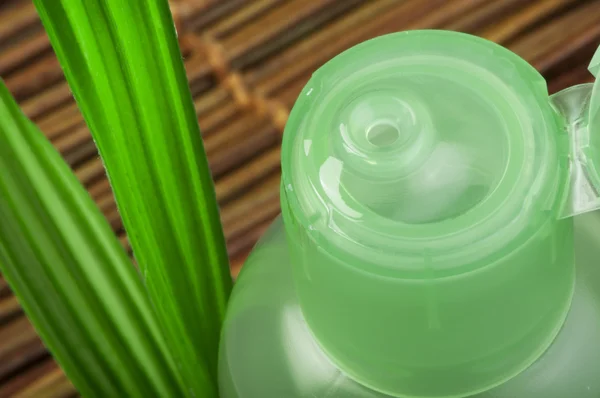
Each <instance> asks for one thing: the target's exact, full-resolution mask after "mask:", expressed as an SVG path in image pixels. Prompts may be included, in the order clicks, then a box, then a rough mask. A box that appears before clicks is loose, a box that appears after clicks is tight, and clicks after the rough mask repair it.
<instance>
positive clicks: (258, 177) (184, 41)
mask: <svg viewBox="0 0 600 398" xmlns="http://www.w3.org/2000/svg"><path fill="white" fill-rule="evenodd" d="M171 6H172V7H171V8H172V11H173V15H174V17H175V20H176V25H177V28H178V32H179V39H180V44H181V48H182V52H183V55H184V58H185V64H186V69H187V75H188V79H189V83H190V87H191V90H192V93H193V95H194V99H195V105H196V111H197V114H198V119H199V123H200V126H201V129H202V135H203V138H204V142H205V146H206V151H207V153H208V157H209V161H210V165H211V169H212V172H213V176H214V179H215V181H216V190H217V196H218V200H219V203H220V206H221V217H222V221H223V226H224V230H225V235H226V238H227V244H228V250H229V255H230V257H231V267H232V272H233V274H234V275H235V274H237V272H238V271H239V268H240V266H241V264H242V262H243V259H244V258H245V256H246V254H247V253H248V251H249V250H250V249H251V248H252V246H253V244H254V243H255V241H256V240H257V238H258V237H259V236H260V235H261V234H262V232H263V231H264V230H265V228H266V226H267V225H268V224H269V222H270V221H271V220H272V219H273V218H274V217H275V216H276V215H277V214H278V212H279V195H278V182H279V157H280V149H279V145H280V141H281V134H282V131H283V127H284V125H285V122H286V120H287V116H288V113H289V110H290V109H291V107H292V105H293V103H294V100H295V98H296V96H297V95H298V93H299V91H300V89H301V88H302V86H303V85H304V84H305V83H306V81H307V80H308V78H309V77H310V75H311V73H312V72H313V71H314V70H315V69H317V68H318V67H319V66H320V65H322V64H323V63H324V62H326V61H327V60H328V59H330V58H331V57H333V56H334V55H336V54H337V53H339V52H341V51H343V50H344V49H347V48H349V47H351V46H352V45H354V44H357V43H359V42H361V41H364V40H366V39H369V38H372V37H375V36H378V35H382V34H385V33H390V32H394V31H398V30H405V29H416V28H443V29H451V30H458V31H463V32H469V33H473V34H477V35H480V36H483V37H486V38H488V39H491V40H493V41H496V42H499V43H501V44H503V45H505V46H507V47H508V48H510V49H512V50H513V51H515V52H516V53H518V54H519V55H521V56H522V57H524V58H525V59H526V60H527V61H529V62H530V63H532V64H533V65H534V66H535V67H536V68H538V69H539V70H540V71H541V72H542V73H543V74H544V76H545V77H546V78H547V79H548V81H549V91H550V92H555V91H557V90H560V89H562V88H564V87H567V86H570V85H573V84H576V83H582V82H587V81H591V80H592V77H591V75H589V73H588V72H587V70H586V66H587V62H588V61H589V59H590V58H591V56H592V54H593V51H594V50H595V48H596V47H597V45H598V43H599V42H600V0H595V1H575V0H536V1H530V0H373V1H369V0H247V1H243V0H171ZM0 76H2V77H3V78H4V79H5V82H6V84H7V85H8V87H9V89H10V90H11V91H12V93H13V94H14V95H15V97H16V98H17V100H18V101H19V103H20V105H21V106H22V108H23V110H24V112H25V113H26V114H27V115H28V116H29V117H30V118H32V119H33V120H34V121H35V122H36V123H37V124H38V125H39V127H40V128H41V129H42V131H43V132H44V133H45V134H46V136H47V137H48V139H50V140H51V141H52V143H53V144H54V145H55V146H56V148H57V149H58V150H59V151H60V152H61V154H62V155H63V157H64V158H65V159H66V161H67V162H68V163H69V164H70V165H71V167H72V168H73V170H74V171H75V173H76V174H77V176H78V177H79V179H80V180H81V182H82V183H83V184H84V185H85V186H86V188H87V189H88V190H89V192H90V194H91V195H92V197H93V198H94V199H95V201H96V202H97V204H98V206H99V207H100V209H101V210H102V212H103V213H104V215H105V216H106V218H107V219H108V221H109V222H110V224H111V225H112V227H113V229H114V231H115V234H116V235H117V236H118V237H119V239H120V241H121V242H122V244H123V246H124V247H125V248H126V249H127V250H130V248H129V243H128V241H127V237H126V235H125V232H124V230H123V228H122V223H121V220H120V218H119V214H118V213H117V209H116V206H115V202H114V199H113V196H112V192H111V189H110V186H109V184H108V181H107V179H106V177H105V174H104V170H103V167H102V164H101V162H100V159H99V158H98V154H97V151H96V148H95V146H94V143H93V141H92V139H91V136H90V133H89V131H88V129H87V128H86V126H85V123H84V121H83V119H82V117H81V115H80V113H79V112H78V110H77V106H76V105H75V102H74V101H73V98H72V96H71V94H70V92H69V88H68V86H67V84H66V82H65V80H64V78H63V75H62V72H61V69H60V66H59V64H58V62H57V60H56V58H55V56H54V54H53V52H52V49H51V47H50V44H49V42H48V38H47V36H46V35H45V33H44V31H43V29H42V27H41V25H40V23H39V20H38V17H37V15H36V12H35V9H34V7H33V5H32V3H31V1H30V0H8V1H7V0H4V1H2V0H0ZM0 145H1V143H0ZM76 395H77V392H76V391H75V390H74V388H73V387H72V385H71V384H70V383H69V381H68V380H67V379H66V378H65V376H64V374H63V373H62V371H61V370H60V369H59V368H58V367H57V365H56V364H55V362H54V361H53V360H52V358H51V356H50V355H49V354H48V352H47V351H46V349H45V348H44V346H43V345H42V343H41V342H40V340H39V339H38V337H37V336H36V333H35V331H34V330H33V328H32V327H31V325H30V324H29V322H28V321H27V319H26V318H25V316H24V315H23V313H22V310H21V308H20V307H19V304H18V302H17V300H16V299H15V297H14V296H13V295H12V294H11V292H10V289H9V287H8V286H7V284H6V282H5V280H4V279H3V278H2V276H1V275H0V397H13V396H14V397H71V396H76Z"/></svg>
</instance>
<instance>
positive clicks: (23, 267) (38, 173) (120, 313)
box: [0, 80, 182, 397]
mask: <svg viewBox="0 0 600 398" xmlns="http://www.w3.org/2000/svg"><path fill="white" fill-rule="evenodd" d="M0 270H1V271H2V272H3V273H4V276H5V278H6V279H7V281H8V282H9V284H10V285H11V287H12V289H13V290H14V292H15V294H16V295H17V297H18V298H19V301H20V302H21V304H22V306H23V308H24V309H25V312H26V313H27V315H28V317H29V319H30V320H31V321H32V323H33V324H34V326H35V327H36V329H37V331H38V332H39V334H40V335H41V337H42V339H43V341H44V343H45V344H46V345H47V346H48V348H49V349H50V351H51V352H52V353H53V355H54V356H55V358H56V359H57V361H58V362H59V363H60V365H61V366H62V368H63V369H64V370H65V372H66V373H67V375H68V376H69V378H70V379H71V381H72V382H73V384H74V385H75V387H76V388H77V389H78V390H79V391H80V392H81V393H82V394H83V395H85V396H88V397H109V396H110V397H119V396H120V397H122V396H129V397H151V396H164V397H167V396H180V395H181V394H182V393H181V391H182V390H181V385H180V383H179V382H178V377H177V374H176V373H175V371H174V368H175V367H174V366H173V360H172V359H171V357H170V355H169V353H168V351H167V349H166V347H165V344H164V342H163V341H162V336H161V334H160V328H159V326H158V323H157V321H156V319H155V315H154V313H153V311H152V309H151V307H150V302H149V300H148V298H147V296H146V294H145V292H144V288H143V285H142V283H141V280H140V278H139V275H138V274H137V272H136V271H135V269H134V268H133V266H132V264H131V262H130V261H129V259H128V257H127V255H126V254H125V252H124V251H123V249H122V247H121V245H120V244H119V242H118V241H117V239H116V238H115V236H114V234H113V232H112V231H111V229H110V226H109V225H108V224H107V222H106V221H105V219H104V217H103V216H102V214H101V213H100V211H99V210H98V209H97V208H96V206H95V205H94V202H93V201H92V199H91V198H90V196H89V195H88V194H87V192H86V191H85V190H84V188H83V187H82V186H81V185H80V184H79V181H78V180H77V178H76V177H75V175H74V174H73V173H72V171H71V170H70V169H69V167H68V165H67V164H66V163H65V162H64V161H63V160H62V158H61V156H60V154H59V153H58V152H57V151H56V150H55V149H54V148H53V147H52V145H51V144H50V142H48V141H47V140H46V138H45V137H44V135H43V134H41V132H40V131H39V130H38V129H37V128H36V127H35V126H34V125H33V124H32V123H31V122H30V121H29V120H27V119H26V118H25V116H24V115H23V114H22V113H21V112H20V111H19V109H18V107H17V105H16V103H15V102H14V100H13V99H12V97H11V96H10V93H9V92H8V90H7V89H6V86H5V85H4V83H3V82H2V81H1V80H0Z"/></svg>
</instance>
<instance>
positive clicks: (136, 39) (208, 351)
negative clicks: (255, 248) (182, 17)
mask: <svg viewBox="0 0 600 398" xmlns="http://www.w3.org/2000/svg"><path fill="white" fill-rule="evenodd" d="M35 4H36V6H37V8H38V11H39V13H40V16H41V18H42V22H43V23H44V25H45V27H46V30H47V31H48V34H49V36H50V39H51V42H52V45H53V47H54V49H55V51H56V53H57V55H58V57H59V60H60V62H61V64H62V66H63V69H64V70H65V74H66V76H67V80H68V81H69V84H70V86H71V89H72V91H73V93H74V95H75V98H76V100H77V102H78V104H79V106H80V109H81V110H82V113H83V115H84V118H85V120H86V122H87V124H88V126H89V127H90V130H91V132H92V134H93V136H94V139H95V141H96V143H97V146H98V148H99V151H100V154H101V156H102V158H103V161H104V164H105V166H106V169H107V173H108V176H109V179H110V181H111V185H112V187H113V190H114V192H115V197H116V200H117V204H118V207H119V211H120V213H121V215H122V218H123V223H124V226H125V229H126V230H127V233H128V236H129V238H130V242H131V244H132V247H133V250H134V253H135V257H136V259H137V261H138V263H139V265H140V269H141V270H142V273H143V275H144V278H145V282H146V286H147V289H148V292H149V295H150V297H151V300H152V302H153V304H154V307H155V309H156V311H157V314H158V315H159V317H160V319H161V321H162V326H163V329H164V331H165V335H166V337H167V342H168V344H169V346H170V348H171V349H172V351H173V353H174V355H175V358H176V361H177V363H178V366H179V368H180V370H181V373H182V376H183V379H184V380H185V382H186V386H187V388H188V390H189V392H190V394H191V395H195V396H196V397H206V396H215V395H216V391H217V388H216V380H217V357H218V355H217V353H218V342H219V335H220V326H221V323H222V320H223V317H224V313H225V308H226V301H227V298H228V296H229V291H230V289H231V277H230V273H229V267H228V259H227V252H226V249H225V243H224V237H223V232H222V228H221V225H220V220H219V214H218V208H217V203H216V198H215V194H214V186H213V182H212V178H211V174H210V170H209V168H208V162H207V159H206V154H205V152H204V148H203V145H202V140H201V137H200V132H199V129H198V124H197V119H196V114H195V110H194V106H193V103H192V99H191V95H190V91H189V88H188V86H187V79H186V75H185V70H184V67H183V62H182V59H181V54H180V50H179V47H178V43H177V39H176V34H175V29H174V25H173V21H172V17H171V15H170V11H169V7H168V3H167V1H166V0H156V1H150V2H149V1H144V0H128V1H123V0H36V1H35Z"/></svg>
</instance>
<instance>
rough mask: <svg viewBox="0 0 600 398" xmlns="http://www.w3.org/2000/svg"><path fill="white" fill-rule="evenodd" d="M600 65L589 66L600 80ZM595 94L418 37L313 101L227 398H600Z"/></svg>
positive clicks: (230, 372)
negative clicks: (552, 90)
mask: <svg viewBox="0 0 600 398" xmlns="http://www.w3.org/2000/svg"><path fill="white" fill-rule="evenodd" d="M599 54H600V53H597V55H596V56H595V57H594V60H592V64H591V66H590V71H592V73H596V72H598V70H597V69H598V68H600V59H599V58H600V55H599ZM598 151H600V84H595V85H592V84H584V85H579V86H575V87H571V88H568V89H566V90H564V91H562V92H560V93H558V94H555V95H553V96H552V97H549V96H548V91H547V86H546V82H545V81H544V79H543V78H542V76H541V75H540V74H539V73H538V72H537V71H536V70H535V69H534V68H533V67H532V66H531V65H529V64H528V63H527V62H525V61H524V60H523V59H521V58H520V57H519V56H517V55H516V54H514V53H512V52H510V51H509V50H507V49H505V48H503V47H501V46H499V45H496V44H494V43H492V42H489V41H486V40H484V39H481V38H477V37H474V36H470V35H466V34H461V33H456V32H445V31H410V32H402V33H397V34H392V35H387V36H382V37H379V38H376V39H373V40H370V41H367V42H364V43H362V44H360V45H357V46H355V47H353V48H352V49H350V50H348V51H346V52H344V53H342V54H340V55H339V56H337V57H335V58H334V59H332V60H331V61H329V62H328V63H327V64H325V65H324V66H323V67H322V68H321V69H319V70H318V71H317V72H316V73H315V74H314V75H313V77H312V78H311V80H310V81H309V82H308V84H307V85H306V87H305V88H304V90H303V91H302V93H301V94H300V96H299V98H298V100H297V102H296V104H295V106H294V108H293V110H292V113H291V115H290V119H289V121H288V124H287V126H286V130H285V134H284V140H283V150H282V182H281V207H282V216H283V217H282V219H278V220H277V221H275V222H274V224H273V225H272V227H271V228H270V230H269V231H268V232H267V233H266V235H265V236H264V237H263V238H262V240H261V241H260V242H259V244H258V245H257V247H256V248H255V249H254V251H253V253H252V254H251V256H250V257H249V259H248V260H247V263H246V264H245V266H244V268H243V270H242V272H241V274H240V276H239V278H238V280H237V283H236V285H235V288H234V290H233V294H232V297H231V301H230V304H229V310H228V314H227V317H226V321H225V324H224V329H223V334H222V341H221V349H220V376H219V377H220V389H221V396H222V397H223V398H296V397H298V398H300V397H302V398H304V397H306V398H321V397H322V398H338V397H339V398H354V397H356V398H375V397H377V398H383V397H419V398H426V397H427V398H433V397H435V398H438V397H439V398H442V397H444V398H448V397H476V398H598V397H600V264H598V262H600V212H594V211H593V210H596V209H598V208H599V207H600V198H599V193H598V192H599V191H600V153H597V152H598Z"/></svg>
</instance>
